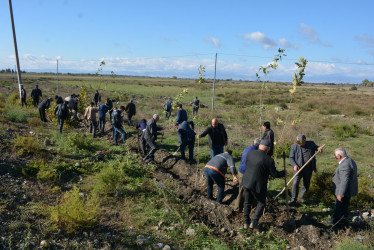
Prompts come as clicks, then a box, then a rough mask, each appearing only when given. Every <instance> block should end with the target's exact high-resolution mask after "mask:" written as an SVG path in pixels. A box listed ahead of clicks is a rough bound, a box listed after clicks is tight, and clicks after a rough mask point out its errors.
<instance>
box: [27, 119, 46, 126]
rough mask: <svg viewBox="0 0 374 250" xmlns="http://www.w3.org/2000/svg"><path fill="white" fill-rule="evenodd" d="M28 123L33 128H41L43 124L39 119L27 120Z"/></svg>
mask: <svg viewBox="0 0 374 250" xmlns="http://www.w3.org/2000/svg"><path fill="white" fill-rule="evenodd" d="M27 123H28V124H29V125H31V126H33V127H36V126H39V125H40V124H41V123H42V122H41V121H40V118H39V117H31V118H30V119H28V120H27Z"/></svg>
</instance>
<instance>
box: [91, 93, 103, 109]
mask: <svg viewBox="0 0 374 250" xmlns="http://www.w3.org/2000/svg"><path fill="white" fill-rule="evenodd" d="M93 101H94V103H95V106H96V107H97V104H98V103H100V102H101V95H100V93H99V91H98V90H96V93H95V95H94V98H93Z"/></svg>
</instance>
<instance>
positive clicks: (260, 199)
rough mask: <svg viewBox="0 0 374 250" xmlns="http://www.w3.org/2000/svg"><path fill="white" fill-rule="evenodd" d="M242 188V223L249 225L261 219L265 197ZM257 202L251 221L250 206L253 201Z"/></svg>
mask: <svg viewBox="0 0 374 250" xmlns="http://www.w3.org/2000/svg"><path fill="white" fill-rule="evenodd" d="M243 188H244V223H245V224H249V223H250V222H251V221H252V222H254V223H257V222H258V221H259V219H260V218H261V215H262V213H263V212H264V208H265V205H266V195H260V194H258V193H256V192H255V191H254V190H252V189H247V188H245V187H243ZM254 199H256V200H257V205H256V210H255V213H254V215H253V218H252V220H251V219H250V217H249V216H250V214H251V204H252V202H253V200H254Z"/></svg>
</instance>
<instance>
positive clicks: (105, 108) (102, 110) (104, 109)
mask: <svg viewBox="0 0 374 250" xmlns="http://www.w3.org/2000/svg"><path fill="white" fill-rule="evenodd" d="M108 110H109V107H108V106H107V105H104V104H100V105H99V118H100V117H105V115H106V113H107V112H108Z"/></svg>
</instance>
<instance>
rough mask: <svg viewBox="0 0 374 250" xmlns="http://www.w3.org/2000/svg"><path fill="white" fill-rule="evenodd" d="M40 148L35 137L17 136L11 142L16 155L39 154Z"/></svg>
mask: <svg viewBox="0 0 374 250" xmlns="http://www.w3.org/2000/svg"><path fill="white" fill-rule="evenodd" d="M42 148H43V147H42V146H41V145H40V143H39V142H38V139H37V138H36V137H24V136H18V137H17V138H16V139H15V140H14V143H13V149H14V150H15V151H16V154H17V155H18V156H20V155H23V154H32V155H41V150H42Z"/></svg>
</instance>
